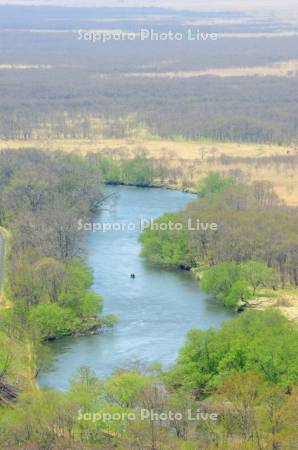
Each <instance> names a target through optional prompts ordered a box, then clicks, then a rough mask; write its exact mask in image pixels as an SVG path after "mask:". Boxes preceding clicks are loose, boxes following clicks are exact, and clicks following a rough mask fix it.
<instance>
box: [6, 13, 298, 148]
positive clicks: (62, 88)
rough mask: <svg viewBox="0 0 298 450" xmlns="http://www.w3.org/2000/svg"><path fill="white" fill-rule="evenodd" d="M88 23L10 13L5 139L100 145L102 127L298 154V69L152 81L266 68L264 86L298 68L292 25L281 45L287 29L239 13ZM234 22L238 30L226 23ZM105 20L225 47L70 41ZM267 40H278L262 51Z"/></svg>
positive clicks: (74, 17)
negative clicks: (285, 147) (196, 34)
mask: <svg viewBox="0 0 298 450" xmlns="http://www.w3.org/2000/svg"><path fill="white" fill-rule="evenodd" d="M80 11H81V14H82V15H81V16H78V12H77V11H76V9H72V8H66V9H63V8H32V7H31V8H26V7H23V8H22V14H21V13H20V14H19V15H18V17H19V19H18V20H16V19H15V10H14V8H12V7H7V6H2V7H1V9H0V12H1V14H0V16H1V19H0V27H1V28H0V36H1V39H0V51H1V53H2V54H3V57H2V63H1V64H2V65H3V66H5V67H6V69H4V67H3V66H1V67H0V96H1V106H0V137H1V138H2V139H25V140H26V139H30V138H34V137H36V136H42V137H46V138H88V139H89V138H94V137H100V136H101V135H102V130H98V129H96V127H94V121H95V120H97V121H98V120H100V121H101V122H104V123H105V124H106V126H105V127H104V135H105V136H108V137H131V134H132V131H133V129H135V128H136V127H140V126H141V127H144V126H145V127H146V128H147V129H149V130H150V132H151V133H152V134H153V135H158V136H162V137H170V138H176V137H177V136H183V137H185V138H188V139H201V138H209V139H214V140H220V141H244V142H269V143H281V144H282V143H287V144H288V143H296V142H297V73H296V71H295V68H293V69H292V71H290V72H289V74H288V76H281V75H278V76H272V75H270V72H269V73H268V74H267V75H266V76H236V77H234V76H232V77H231V76H225V77H221V76H210V75H209V76H207V75H206V76H200V77H196V76H195V75H194V76H193V77H188V78H179V77H178V78H176V77H166V78H154V77H152V78H148V77H143V76H142V75H143V73H144V72H150V73H153V74H158V73H162V72H164V73H173V72H174V73H175V72H186V73H188V72H192V71H198V70H206V69H214V68H216V69H219V70H221V69H225V68H247V67H248V68H249V67H258V66H261V67H265V69H264V72H265V74H266V67H270V66H271V65H272V64H276V63H280V62H281V63H287V62H288V61H290V62H291V61H294V62H295V61H296V60H297V39H298V38H297V35H295V33H296V31H297V30H296V27H295V25H294V24H293V23H291V25H289V27H290V35H289V36H282V35H280V33H282V32H284V29H285V27H286V24H285V23H283V22H282V21H280V22H278V19H275V20H273V19H272V18H271V19H270V20H269V19H265V18H264V19H263V20H262V22H261V23H259V22H258V21H256V20H253V19H251V18H250V17H247V16H246V15H241V14H240V13H238V14H236V13H235V14H232V13H231V12H229V13H220V12H219V13H217V14H216V13H213V14H212V13H209V15H208V13H205V14H204V13H195V14H194V13H192V12H191V13H190V12H187V11H185V12H183V14H182V13H179V14H177V12H176V13H175V12H174V11H171V12H170V11H168V10H163V9H158V10H155V9H153V10H151V9H150V8H149V9H148V10H146V9H145V10H142V12H140V10H139V9H133V8H132V9H129V8H128V9H126V10H125V12H123V11H122V10H118V11H117V10H113V9H110V10H109V9H106V10H105V9H104V10H101V9H98V10H96V9H95V10H93V9H88V8H87V9H80ZM122 13H123V14H124V16H121V14H122ZM227 14H228V16H229V19H230V22H232V23H229V21H228V22H227V24H226V23H224V20H226V19H227ZM91 17H92V18H91ZM105 20H108V21H109V26H110V27H111V29H113V28H115V29H123V30H126V31H134V32H136V31H138V30H139V29H140V27H141V28H142V27H145V28H146V27H148V28H154V29H156V30H159V31H162V30H168V29H172V28H173V29H174V30H175V31H181V30H182V31H184V32H185V24H186V23H192V21H194V20H197V21H202V22H203V25H200V31H201V32H208V33H210V32H211V33H212V32H214V33H219V34H220V33H224V34H225V33H226V34H227V36H226V37H224V38H222V39H221V38H220V39H218V40H217V41H215V42H212V41H206V42H204V43H203V44H202V43H201V44H198V43H197V42H187V41H182V42H160V41H159V42H151V41H148V42H140V41H139V40H136V41H132V42H121V43H119V42H111V43H109V44H108V45H98V44H97V45H92V44H90V43H88V42H82V41H78V38H77V35H76V33H75V32H70V30H80V29H82V30H88V29H90V26H91V25H92V24H94V23H96V25H97V27H99V29H101V28H103V29H105V27H106V22H105ZM204 20H205V21H206V20H207V21H208V20H209V21H211V22H212V23H213V25H208V24H207V25H204ZM233 20H235V22H236V24H233ZM237 20H238V25H237ZM8 24H10V25H9V26H8ZM191 28H192V29H193V30H195V29H196V28H195V27H194V26H191ZM286 29H287V28H286ZM245 33H248V36H246V37H245V38H244V37H243V38H242V37H241V36H242V35H244V36H245ZM258 33H259V34H261V33H269V35H270V33H271V34H272V33H273V35H270V37H268V38H265V39H264V38H263V37H262V36H258ZM291 33H293V34H291ZM234 34H235V35H234ZM254 34H255V35H254ZM250 35H251V36H250ZM18 67H19V68H18ZM21 67H24V68H23V69H22V68H21ZM131 74H135V76H133V77H131V76H129V75H131ZM7 75H9V76H7ZM65 114H66V115H65ZM127 119H130V120H131V121H132V123H131V126H129V127H127V123H126V121H127ZM125 123H126V124H125Z"/></svg>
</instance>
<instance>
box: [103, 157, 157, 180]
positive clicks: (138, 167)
mask: <svg viewBox="0 0 298 450" xmlns="http://www.w3.org/2000/svg"><path fill="white" fill-rule="evenodd" d="M96 165H97V167H98V169H99V171H100V173H101V176H102V179H103V180H104V181H105V183H107V184H126V185H134V186H151V185H152V184H153V181H154V178H155V177H156V176H157V175H158V173H157V169H156V168H155V164H154V160H153V159H151V158H146V157H144V156H136V157H134V158H131V159H123V160H120V161H119V160H114V159H113V158H111V157H106V156H104V157H99V158H97V160H96Z"/></svg>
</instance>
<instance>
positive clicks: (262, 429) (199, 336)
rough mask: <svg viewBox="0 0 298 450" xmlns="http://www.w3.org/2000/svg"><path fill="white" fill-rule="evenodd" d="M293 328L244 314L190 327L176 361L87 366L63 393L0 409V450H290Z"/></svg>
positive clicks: (26, 397) (297, 353)
mask: <svg viewBox="0 0 298 450" xmlns="http://www.w3.org/2000/svg"><path fill="white" fill-rule="evenodd" d="M297 338H298V330H297V325H295V324H293V323H291V322H289V321H288V320H287V319H285V318H284V317H283V316H281V315H280V314H279V313H278V312H276V311H266V312H260V311H247V312H245V313H244V314H243V315H241V316H239V317H238V318H237V319H232V320H230V321H228V322H227V323H225V324H224V325H223V326H222V327H221V329H220V330H218V331H215V330H209V331H204V332H203V331H198V330H195V331H192V332H190V334H189V337H188V341H187V343H186V345H185V347H184V348H183V349H182V350H181V353H180V357H179V360H178V363H177V365H176V366H175V367H174V368H173V369H172V370H171V371H170V372H167V373H163V372H161V371H160V369H159V368H158V367H152V368H148V369H147V370H146V371H144V372H141V371H140V369H138V368H132V369H131V370H129V371H127V370H119V371H118V372H117V373H115V374H114V375H113V376H111V377H109V378H108V379H106V380H100V379H98V378H97V377H96V375H95V374H94V373H93V372H92V371H91V370H90V369H89V368H87V367H82V368H80V369H79V370H78V372H77V374H75V376H74V377H73V379H72V380H71V383H70V387H69V389H68V391H66V392H56V391H54V390H42V391H39V392H34V393H33V392H30V393H23V394H22V396H20V397H19V399H18V403H17V408H9V407H7V406H6V407H4V408H3V407H2V409H0V446H1V448H3V449H4V450H6V449H7V450H8V449H9V450H10V449H12V448H24V449H25V448H26V449H29V448H30V449H31V448H32V449H37V448H38V449H66V448H67V449H74V450H75V449H80V450H83V449H90V450H93V449H94V450H95V449H98V450H100V449H102V450H106V449H111V450H114V449H118V448H121V449H122V448H123V449H156V450H162V449H174V450H203V449H204V450H205V449H207V450H215V449H219V450H226V449H227V448H228V449H235V450H236V449H237V450H239V449H243V450H244V449H247V448H249V449H251V450H261V449H266V448H268V449H269V448H270V449H281V450H288V449H292V448H295V444H296V442H297V438H298V435H297V427H296V421H297V412H298V409H297V381H298V372H297V367H298V350H297V346H296V341H297Z"/></svg>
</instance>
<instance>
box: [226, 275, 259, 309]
mask: <svg viewBox="0 0 298 450" xmlns="http://www.w3.org/2000/svg"><path fill="white" fill-rule="evenodd" d="M251 297H252V292H251V288H250V284H249V283H248V281H245V280H238V281H236V282H235V283H234V284H233V285H232V287H231V289H230V291H229V294H228V295H227V296H226V297H225V299H224V304H225V306H227V307H228V308H235V307H236V306H237V305H238V304H239V302H246V301H247V300H249V299H250V298H251Z"/></svg>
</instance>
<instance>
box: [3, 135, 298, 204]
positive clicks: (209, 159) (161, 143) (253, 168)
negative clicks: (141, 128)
mask: <svg viewBox="0 0 298 450" xmlns="http://www.w3.org/2000/svg"><path fill="white" fill-rule="evenodd" d="M29 148H39V149H44V150H52V151H55V150H61V151H65V152H70V153H71V152H75V153H79V154H83V155H84V154H87V153H102V154H105V155H108V156H111V157H113V158H115V159H124V158H131V157H133V156H136V155H139V154H144V155H146V156H147V157H151V158H154V159H156V160H160V161H164V162H166V165H167V167H168V168H170V169H171V170H172V172H173V176H172V177H171V179H168V180H165V182H164V184H165V185H166V186H167V187H171V188H177V189H185V190H195V188H196V185H197V183H198V182H199V180H200V179H202V178H203V177H205V176H206V174H207V173H208V172H210V171H218V172H220V173H222V174H235V175H236V176H239V177H240V178H242V179H244V180H245V181H247V182H252V181H256V180H266V181H270V182H271V183H272V184H273V185H274V187H275V189H276V192H277V193H278V195H279V196H280V197H281V198H282V199H283V200H284V201H285V202H286V203H287V204H289V205H291V206H298V171H297V166H298V147H297V146H295V145H292V146H278V145H266V144H247V143H220V142H211V141H210V142H209V141H186V140H182V139H181V140H180V139H177V140H165V139H161V138H154V137H150V136H139V137H135V138H128V139H105V138H96V139H90V140H89V139H34V140H0V150H2V149H14V150H22V149H29ZM157 182H158V180H157Z"/></svg>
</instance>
